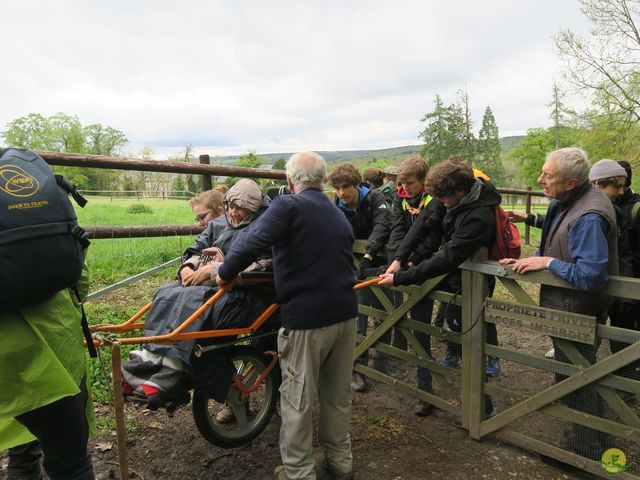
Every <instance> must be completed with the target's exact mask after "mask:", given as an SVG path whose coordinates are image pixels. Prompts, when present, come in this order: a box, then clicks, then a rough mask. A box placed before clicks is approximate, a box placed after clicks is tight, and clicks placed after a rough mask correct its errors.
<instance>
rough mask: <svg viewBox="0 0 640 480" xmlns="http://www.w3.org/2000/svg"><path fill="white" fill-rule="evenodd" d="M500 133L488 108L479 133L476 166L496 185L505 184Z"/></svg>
mask: <svg viewBox="0 0 640 480" xmlns="http://www.w3.org/2000/svg"><path fill="white" fill-rule="evenodd" d="M501 150H502V147H501V145H500V133H499V131H498V125H497V124H496V119H495V117H494V116H493V112H492V111H491V107H489V106H487V108H486V109H485V111H484V116H483V117H482V128H480V132H479V133H478V156H477V157H476V160H475V164H476V166H477V167H478V168H479V169H480V170H482V171H483V172H484V173H486V174H487V175H489V177H490V178H491V180H492V181H493V183H494V184H495V185H502V184H503V182H504V178H505V175H504V168H503V166H502V161H501V159H500V152H501Z"/></svg>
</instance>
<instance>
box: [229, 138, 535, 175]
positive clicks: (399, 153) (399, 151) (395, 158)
mask: <svg viewBox="0 0 640 480" xmlns="http://www.w3.org/2000/svg"><path fill="white" fill-rule="evenodd" d="M523 138H524V136H512V137H503V138H501V139H500V145H502V151H503V153H507V152H509V151H510V150H512V149H514V148H515V147H517V146H518V145H520V143H521V142H522V139H523ZM421 149H422V145H407V146H404V147H394V148H383V149H380V150H333V151H319V152H318V153H319V154H320V155H322V157H323V158H324V159H325V160H326V161H327V163H328V164H329V169H331V164H339V163H345V162H349V163H353V164H354V165H355V166H356V167H358V168H363V167H365V166H367V165H372V166H374V167H384V166H385V165H397V164H399V163H400V162H402V161H403V160H404V159H405V158H407V157H408V156H410V155H418V154H419V153H420V150H421ZM292 153H293V152H282V153H264V154H261V153H258V156H259V157H260V160H261V164H263V165H272V164H273V163H274V162H275V161H276V160H278V159H279V158H284V159H287V158H289V157H290V156H291V154H292ZM217 160H218V161H219V162H220V163H222V164H223V165H233V164H235V162H236V161H237V160H238V156H237V155H234V156H225V157H218V158H217Z"/></svg>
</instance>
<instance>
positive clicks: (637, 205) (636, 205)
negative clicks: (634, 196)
mask: <svg viewBox="0 0 640 480" xmlns="http://www.w3.org/2000/svg"><path fill="white" fill-rule="evenodd" d="M638 210H640V202H635V203H634V204H633V208H632V209H631V218H630V220H631V225H629V228H633V226H634V225H635V224H636V218H638Z"/></svg>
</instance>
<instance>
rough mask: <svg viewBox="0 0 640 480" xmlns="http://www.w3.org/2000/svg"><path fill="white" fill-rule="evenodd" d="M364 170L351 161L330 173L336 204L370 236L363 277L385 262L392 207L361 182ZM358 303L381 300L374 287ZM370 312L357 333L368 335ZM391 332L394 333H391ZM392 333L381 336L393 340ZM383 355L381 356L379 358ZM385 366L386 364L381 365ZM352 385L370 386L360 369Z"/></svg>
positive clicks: (359, 232) (365, 359)
mask: <svg viewBox="0 0 640 480" xmlns="http://www.w3.org/2000/svg"><path fill="white" fill-rule="evenodd" d="M361 179H362V177H361V176H360V172H358V170H357V169H356V168H355V167H354V166H353V165H350V164H348V163H347V164H344V165H339V166H338V167H336V169H335V170H334V171H333V172H331V175H329V183H330V184H331V186H332V187H333V188H335V189H336V198H335V204H336V206H337V207H338V208H339V209H340V210H341V211H342V212H343V213H344V215H345V216H346V217H347V220H348V221H349V223H350V224H351V226H352V227H353V233H354V235H355V237H356V239H366V241H367V243H366V245H365V248H364V250H365V253H364V255H362V256H361V257H360V268H359V277H360V278H363V277H364V272H365V271H366V270H367V269H371V268H375V267H379V266H381V265H382V264H384V258H383V257H377V255H378V253H380V252H382V250H383V249H384V246H385V245H386V243H387V241H388V239H389V230H390V222H389V209H388V208H387V205H386V203H385V199H384V195H382V193H380V192H377V191H375V190H371V188H370V187H369V186H367V185H366V184H362V183H361ZM358 303H360V304H363V305H369V306H372V305H374V304H377V303H378V302H377V300H376V299H375V297H374V296H373V294H372V293H371V290H370V289H368V288H364V289H361V290H358ZM367 323H368V317H367V315H365V314H363V313H360V314H358V323H357V333H358V335H366V333H367ZM389 334H390V332H389ZM389 334H387V335H385V336H383V338H382V339H381V340H382V341H384V342H387V343H388V342H389V336H390V335H389ZM376 358H381V357H376ZM356 362H358V363H361V364H363V365H367V364H368V363H369V354H368V352H366V353H364V354H362V355H361V356H360V357H358V358H357V359H356ZM379 366H380V367H383V368H384V366H383V365H379ZM351 385H352V388H353V389H354V391H356V392H363V391H364V390H366V388H367V382H366V379H365V377H364V375H362V374H361V373H359V372H353V382H352V384H351Z"/></svg>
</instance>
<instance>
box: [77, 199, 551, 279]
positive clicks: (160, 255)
mask: <svg viewBox="0 0 640 480" xmlns="http://www.w3.org/2000/svg"><path fill="white" fill-rule="evenodd" d="M505 200H506V199H505ZM132 205H145V206H147V207H149V208H150V209H151V213H139V214H133V213H130V212H129V208H130V207H131V206H132ZM504 208H505V209H515V210H524V207H523V206H522V205H517V204H516V205H514V204H509V203H505V204H504ZM534 210H535V211H536V212H544V211H545V210H546V206H543V205H539V206H536V207H535V209H534ZM76 213H77V215H78V221H79V222H80V225H82V226H83V227H97V226H142V225H192V224H194V223H195V222H194V219H193V214H192V212H191V208H190V207H189V204H188V203H187V202H186V201H184V200H161V199H148V200H140V201H138V200H135V199H119V198H114V199H113V200H111V199H103V198H91V199H89V203H88V204H87V206H86V207H85V208H84V209H82V208H76ZM518 225H519V228H520V231H521V233H522V235H523V239H524V224H518ZM193 239H194V237H193V236H183V237H177V236H173V235H172V236H168V237H150V238H128V239H127V238H123V239H100V240H93V241H92V242H91V247H90V248H89V251H88V254H87V265H88V267H89V269H90V272H91V278H92V291H93V290H97V289H99V288H102V287H104V286H106V285H109V284H112V283H114V282H117V281H119V280H123V279H125V278H127V277H130V276H132V275H135V274H137V273H140V272H142V271H144V270H147V269H149V268H152V267H155V266H156V265H159V264H161V263H164V262H167V261H169V260H171V259H173V258H176V257H178V256H179V255H180V254H182V252H183V251H184V250H185V249H186V247H188V246H189V245H190V244H191V243H192V242H193ZM539 240H540V231H539V230H538V229H535V228H532V229H531V243H532V245H537V243H538V242H539Z"/></svg>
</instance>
